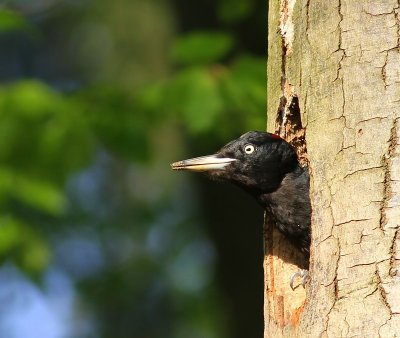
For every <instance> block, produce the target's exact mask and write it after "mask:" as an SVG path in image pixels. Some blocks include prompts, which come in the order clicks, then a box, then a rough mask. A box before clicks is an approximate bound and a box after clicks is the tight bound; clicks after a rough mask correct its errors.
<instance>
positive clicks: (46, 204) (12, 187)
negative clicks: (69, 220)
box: [0, 167, 66, 215]
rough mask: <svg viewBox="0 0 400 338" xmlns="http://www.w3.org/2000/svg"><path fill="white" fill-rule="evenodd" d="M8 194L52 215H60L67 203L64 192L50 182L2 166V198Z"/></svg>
mask: <svg viewBox="0 0 400 338" xmlns="http://www.w3.org/2000/svg"><path fill="white" fill-rule="evenodd" d="M7 196H12V197H14V198H16V199H18V200H19V201H20V202H22V203H24V204H26V205H28V206H30V207H33V208H36V209H39V210H41V211H42V212H47V213H49V214H52V215H59V214H60V213H61V212H62V211H63V210H64V208H65V205H66V199H65V197H64V194H63V192H62V191H61V190H60V189H58V188H56V187H55V186H54V185H52V184H50V183H49V182H46V181H39V180H37V179H33V178H30V177H27V176H25V175H23V174H17V173H16V172H13V171H11V170H9V169H6V168H4V167H0V199H4V198H6V197H7Z"/></svg>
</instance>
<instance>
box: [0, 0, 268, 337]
mask: <svg viewBox="0 0 400 338" xmlns="http://www.w3.org/2000/svg"><path fill="white" fill-rule="evenodd" d="M32 3H33V2H32ZM85 3H86V2H83V4H82V5H79V6H76V8H77V9H76V12H74V11H73V10H71V12H70V13H67V14H68V15H69V16H68V15H67V16H64V14H65V12H64V11H65V10H66V9H65V8H67V7H68V4H66V5H65V8H64V7H63V6H58V7H57V6H56V7H57V8H52V10H53V12H52V11H50V12H49V13H45V12H43V14H42V17H44V18H45V19H43V18H42V20H44V23H42V26H41V27H42V29H45V30H47V31H45V33H46V34H43V35H41V37H42V38H43V40H46V39H47V38H48V39H49V41H50V42H48V43H49V45H46V43H43V45H41V44H40V45H39V44H38V45H35V48H38V49H40V53H39V54H37V55H33V53H34V52H32V50H30V49H29V48H28V49H27V50H25V49H23V48H22V49H21V50H19V49H18V50H17V52H16V54H15V55H19V53H21V54H23V61H24V62H21V63H23V65H26V64H28V65H29V66H28V67H27V68H28V71H27V74H29V77H30V78H31V79H30V80H28V79H26V78H27V77H28V75H26V74H25V75H26V76H25V77H26V78H19V79H18V80H15V81H7V82H5V83H6V84H3V85H1V87H0V262H3V263H4V262H13V263H14V264H16V265H17V266H18V267H19V268H20V269H21V270H22V271H24V272H26V273H27V274H28V275H29V276H33V277H40V276H41V274H42V273H43V272H44V271H45V269H46V267H48V265H49V263H50V262H51V261H52V259H53V250H54V248H55V247H56V246H57V245H58V244H59V241H61V240H60V237H61V238H62V239H63V236H64V232H62V231H65V232H71V233H73V234H74V236H77V237H79V236H81V235H82V232H83V231H84V230H85V229H87V228H90V233H91V234H92V237H93V238H95V239H97V240H98V242H99V243H98V244H99V247H100V248H101V252H102V254H104V256H106V257H107V258H106V259H105V260H106V263H104V264H105V266H106V267H105V268H104V269H103V270H101V272H100V273H99V275H93V276H89V277H85V278H83V280H81V281H80V283H79V284H80V286H81V289H80V291H81V293H80V296H81V297H82V299H85V300H87V301H88V302H89V303H90V306H89V308H90V310H91V317H92V315H93V317H96V318H98V321H99V327H100V329H101V332H99V334H98V335H99V336H102V337H106V336H107V335H108V336H109V337H113V338H115V337H126V336H127V332H128V335H129V333H131V334H133V333H135V334H136V335H137V336H138V337H139V336H140V337H144V336H147V337H153V338H154V337H168V336H170V337H188V336H190V337H196V336H199V337H202V336H207V337H221V336H224V332H225V331H226V328H227V325H226V322H225V320H226V316H227V315H226V314H225V312H224V307H223V303H222V302H221V297H222V296H221V295H220V294H218V290H217V287H216V286H215V285H212V282H214V281H213V280H212V278H214V276H213V273H212V270H207V272H205V271H206V269H210V266H211V265H212V262H211V259H210V261H209V262H208V261H207V262H206V261H204V262H200V263H198V264H197V265H196V264H194V263H196V259H197V260H201V259H203V257H202V255H201V253H199V252H198V251H197V250H194V251H193V253H192V254H191V255H188V256H185V255H184V254H182V251H184V249H183V248H184V247H185V246H188V245H190V244H191V243H192V242H193V241H194V239H195V238H200V237H201V233H200V232H199V233H196V231H199V229H200V227H197V228H196V227H195V226H193V223H194V222H193V221H192V220H191V221H190V222H189V221H188V220H187V219H188V218H190V217H192V218H194V219H197V218H198V217H197V216H193V211H192V209H195V207H194V206H193V203H194V202H192V204H191V203H190V201H186V203H187V204H184V205H182V203H183V202H185V201H183V202H182V198H181V197H180V199H179V198H178V197H177V195H179V193H182V191H184V192H185V193H186V194H187V193H188V191H187V190H185V189H189V190H190V189H191V185H190V182H187V181H180V182H183V183H181V185H182V187H179V184H177V183H176V182H178V180H177V181H172V179H171V177H172V176H169V175H168V174H169V171H168V161H169V160H170V158H172V157H177V156H178V155H180V152H182V149H181V148H183V144H184V142H183V141H182V138H183V136H182V134H183V135H187V136H188V137H189V138H190V139H191V140H200V141H199V142H198V143H199V145H205V144H206V145H208V144H210V143H211V142H213V141H215V139H217V138H219V139H220V140H219V144H221V142H224V141H226V140H228V139H230V138H231V137H233V136H237V135H239V134H241V133H243V132H244V131H246V130H249V129H263V128H264V126H265V121H264V120H265V118H264V110H265V97H266V92H265V77H266V76H265V75H266V71H265V60H264V58H263V57H257V56H254V55H250V54H249V53H248V52H247V51H246V50H245V48H244V47H243V46H244V44H243V41H240V39H241V37H240V36H239V34H237V33H235V32H234V31H231V30H230V29H229V27H227V25H232V26H233V25H234V24H239V23H241V22H242V21H243V20H245V19H248V18H249V17H250V16H251V15H252V13H254V12H255V11H256V9H257V6H255V5H254V2H253V1H245V2H243V1H240V0H218V1H216V2H215V3H214V6H215V13H216V15H217V16H216V18H215V20H218V22H217V23H215V24H214V26H213V27H211V28H210V29H208V28H207V27H206V24H204V25H198V27H197V28H196V27H195V28H191V29H190V30H186V31H185V29H183V32H182V33H180V34H177V35H176V36H175V37H174V39H173V41H172V37H170V36H169V34H170V33H169V32H172V31H173V28H172V26H173V25H172V24H171V23H170V26H171V27H170V28H169V29H170V30H164V26H163V24H162V23H161V21H160V20H159V17H156V18H155V16H161V15H166V14H165V13H168V12H169V11H171V12H172V11H173V9H172V7H168V6H172V5H171V4H170V3H169V2H166V3H165V4H164V3H163V5H162V6H164V7H168V10H165V8H164V7H163V9H161V7H157V6H159V3H160V2H159V1H157V0H154V1H147V0H146V1H142V0H134V1H128V0H119V1H116V2H110V1H104V0H102V1H100V2H99V4H100V5H99V6H98V7H96V8H97V9H96V10H94V11H93V8H92V6H90V5H85ZM138 4H140V6H138ZM85 6H87V9H86V11H87V13H86V14H84V13H82V9H83V8H85ZM33 7H34V6H33ZM33 7H32V8H33ZM127 8H131V9H137V8H140V9H141V10H140V11H139V12H140V14H136V15H135V17H134V18H135V20H133V21H134V24H133V23H132V11H127V10H126V9H127ZM153 9H154V10H153ZM128 13H129V14H128ZM73 14H78V15H73ZM46 15H48V16H49V18H47V19H46ZM195 16H196V15H195ZM171 17H172V16H171ZM72 18H73V19H72ZM164 20H165V21H166V22H170V21H172V19H171V18H167V19H165V18H164ZM159 21H160V22H159ZM38 22H39V25H40V19H38ZM163 22H164V21H163ZM59 25H60V26H59ZM204 27H206V28H204ZM215 27H218V28H215ZM143 29H145V32H144V31H143ZM20 31H23V32H30V33H31V32H34V33H36V32H39V31H40V29H38V27H36V25H35V26H33V25H31V24H29V22H28V20H27V18H25V17H24V15H22V14H18V13H17V12H12V11H9V10H0V34H4V36H7V37H8V38H10V39H11V37H12V36H13V35H12V34H10V35H9V36H8V35H7V34H8V33H10V32H20ZM50 31H51V34H50ZM76 32H78V33H76ZM79 32H83V33H79ZM74 34H75V35H74ZM17 35H21V34H15V36H17ZM92 37H97V38H96V39H97V40H96V41H95V42H96V43H95V44H94V45H93V44H91V43H92V42H93V41H92ZM14 38H15V37H14ZM31 38H32V34H30V35H29V37H28V38H26V37H25V35H24V39H31ZM16 39H18V37H17V38H16ZM52 39H53V40H52ZM169 39H171V40H169ZM56 41H57V42H56ZM58 41H62V43H59V42H58ZM71 41H72V42H71ZM77 41H79V42H77ZM17 42H21V41H19V40H18V41H17ZM30 42H32V41H30ZM135 42H136V43H137V44H136V45H135V44H134V43H135ZM36 43H38V41H35V43H34V44H36ZM262 43H264V42H263V41H262ZM3 45H4V44H3ZM21 45H24V48H27V47H26V45H29V43H27V41H25V40H24V41H23V43H21ZM93 46H94V47H93ZM3 47H4V46H3ZM7 47H8V46H7ZM92 47H93V48H92ZM103 47H104V48H103ZM167 47H169V49H170V54H168V52H167V49H168V48H167ZM35 48H33V51H35ZM71 51H72V52H71ZM85 51H86V52H85ZM88 51H89V52H88ZM68 53H70V54H68ZM95 53H98V54H95ZM31 54H32V55H31ZM13 55H14V54H13ZM54 55H63V56H64V55H67V56H66V57H64V58H60V60H61V61H59V60H58V59H57V60H55V61H54V60H53V59H54ZM138 55H139V56H140V57H137V56H138ZM68 57H71V59H72V60H68ZM135 57H137V58H135ZM50 59H51V60H53V62H54V63H55V64H57V62H60V63H67V65H64V64H61V65H58V66H59V68H60V69H61V70H60V69H59V72H60V73H61V74H63V76H65V77H66V78H67V81H71V79H72V82H73V83H74V85H76V84H78V86H77V87H75V90H74V91H73V92H69V93H63V92H62V91H60V90H59V89H56V88H57V87H56V85H50V84H46V83H44V81H42V80H39V79H37V78H35V76H32V74H36V73H38V74H41V75H42V76H43V74H47V75H48V72H49V70H48V69H47V64H46V60H50ZM68 62H70V64H69V63H68ZM10 64H12V65H14V63H12V62H11V61H10ZM38 64H39V67H42V68H40V69H39V71H37V72H36V73H35V67H38V66H37V65H38ZM2 66H6V67H7V64H6V65H2ZM19 66H20V65H19ZM53 66H54V65H53ZM74 66H76V67H77V69H78V70H79V71H76V70H75V72H76V73H79V75H77V74H76V73H75V72H71V73H68V74H67V75H65V74H64V72H68V69H69V67H71V68H74ZM30 67H32V69H33V70H31V69H30ZM175 67H176V68H175ZM81 68H84V69H83V70H82V73H83V74H84V75H83V76H82V78H84V80H82V78H81V73H80V71H81ZM21 69H25V68H24V67H22V66H21ZM49 69H50V70H51V72H54V73H56V72H57V69H56V67H55V68H54V69H53V68H51V67H49ZM21 72H23V71H21ZM18 76H20V74H19V73H18ZM51 76H54V78H56V80H57V81H58V80H60V79H58V78H57V74H51ZM58 76H60V75H59V74H58ZM99 79H101V82H100V80H99ZM143 79H145V80H143ZM63 80H65V79H64V78H62V79H61V81H60V82H63ZM57 81H54V83H57ZM79 86H81V87H79ZM127 88H129V90H127ZM176 122H178V126H179V128H181V129H183V131H184V132H183V133H182V132H181V131H182V130H181V129H178V128H176ZM171 125H172V126H175V127H174V128H175V129H171ZM164 129H167V132H165V131H164V133H163V132H162V131H163V130H164ZM175 148H176V149H175ZM99 154H100V155H99ZM104 154H105V155H104ZM99 158H100V159H99ZM177 158H178V157H177ZM76 181H78V183H76ZM169 181H172V183H171V182H169ZM171 186H173V191H171V189H169V188H170V187H171ZM179 189H181V190H182V191H180V190H179ZM190 193H191V192H190V191H189V195H190ZM193 195H196V194H195V193H193ZM188 200H189V199H188ZM174 208H175V209H174ZM165 223H167V224H165ZM66 229H67V230H66ZM196 229H197V230H196ZM102 231H104V233H103V232H102ZM157 231H158V232H161V235H162V236H160V235H157V234H156V235H157V236H159V237H160V239H158V242H157V245H155V247H152V248H151V242H152V241H153V240H154V239H153V238H154V237H157V236H155V233H157ZM93 238H91V239H92V240H94V239H93ZM98 238H100V239H98ZM121 238H122V240H121ZM119 241H121V242H124V241H127V242H128V245H122V244H121V243H120V242H119ZM149 243H150V244H149ZM110 248H111V249H110ZM84 254H85V253H84V251H83V257H82V258H83V260H85V259H86V256H84ZM66 256H68V253H67V255H66ZM115 256H117V258H115ZM196 257H197V258H196ZM90 263H91V262H90ZM56 264H58V263H56ZM185 264H186V265H185ZM60 266H61V264H60ZM182 266H186V267H189V268H190V269H189V270H187V271H186V270H184V269H183V270H182ZM171 267H174V268H175V269H174V268H171ZM63 268H64V267H63ZM66 270H67V269H66ZM178 270H179V271H180V273H178ZM189 274H190V276H191V278H192V280H190V278H189V277H190V276H188V275H189ZM200 275H201V276H202V277H203V279H204V280H203V282H202V283H203V284H202V285H201V286H199V287H198V290H195V291H193V290H191V289H190V288H189V289H184V288H183V287H182V285H180V284H179V283H181V284H182V283H183V282H182V281H181V280H180V279H181V278H180V276H182V279H183V278H186V283H189V284H190V283H191V284H192V287H193V285H194V284H196V283H195V282H193V280H195V281H197V282H198V284H201V283H200V282H199V280H200V279H201V278H200V277H199V276H200ZM71 276H73V274H71ZM204 276H208V277H207V278H205V277H204ZM71 278H73V277H71ZM82 295H83V296H82ZM110 318H111V320H109V319H110ZM132 318H134V319H136V321H135V322H134V321H133V320H132ZM104 319H107V320H104ZM154 322H157V326H154V325H153V324H154Z"/></svg>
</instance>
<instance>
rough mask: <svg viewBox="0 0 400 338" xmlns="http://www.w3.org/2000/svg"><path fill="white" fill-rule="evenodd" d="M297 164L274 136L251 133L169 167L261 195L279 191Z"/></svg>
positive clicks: (286, 144) (286, 147)
mask: <svg viewBox="0 0 400 338" xmlns="http://www.w3.org/2000/svg"><path fill="white" fill-rule="evenodd" d="M297 165H298V161H297V156H296V153H295V151H294V149H293V148H292V146H291V145H290V144H289V143H287V142H286V141H285V140H283V139H282V138H280V137H279V136H278V135H275V134H270V133H267V132H260V131H250V132H248V133H246V134H244V135H242V136H240V137H239V138H238V139H236V140H233V141H231V142H229V143H228V144H227V145H225V146H224V147H222V148H221V149H220V150H219V151H218V152H216V153H215V154H214V155H209V156H202V157H197V158H192V159H188V160H183V161H179V162H175V163H172V164H171V167H172V169H173V170H190V171H201V172H205V173H206V174H208V176H210V177H211V178H215V179H219V180H223V181H229V182H232V183H234V184H236V185H238V186H240V187H242V188H243V189H245V190H247V191H248V192H250V193H253V194H260V193H270V192H273V191H275V190H276V189H278V188H279V186H280V184H281V182H282V179H283V178H284V176H285V175H286V174H287V173H289V172H291V171H293V170H294V169H295V168H296V167H297Z"/></svg>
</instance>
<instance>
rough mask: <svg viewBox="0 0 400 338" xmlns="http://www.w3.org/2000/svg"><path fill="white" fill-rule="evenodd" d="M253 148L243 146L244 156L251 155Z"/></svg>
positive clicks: (247, 145) (248, 145) (249, 145)
mask: <svg viewBox="0 0 400 338" xmlns="http://www.w3.org/2000/svg"><path fill="white" fill-rule="evenodd" d="M254 149H255V148H254V146H253V145H252V144H246V145H245V146H244V152H245V153H246V154H251V153H252V152H253V151H254Z"/></svg>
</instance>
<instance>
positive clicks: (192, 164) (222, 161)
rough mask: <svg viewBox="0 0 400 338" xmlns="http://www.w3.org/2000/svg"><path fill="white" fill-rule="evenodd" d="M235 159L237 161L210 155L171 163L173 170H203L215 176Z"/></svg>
mask: <svg viewBox="0 0 400 338" xmlns="http://www.w3.org/2000/svg"><path fill="white" fill-rule="evenodd" d="M234 161H236V159H234V158H227V157H217V156H216V155H210V156H202V157H196V158H191V159H188V160H183V161H179V162H175V163H172V164H171V168H172V169H173V170H190V171H203V172H207V173H209V174H210V176H214V175H216V174H217V173H218V172H223V171H225V169H226V167H227V166H229V164H231V163H232V162H234Z"/></svg>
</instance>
